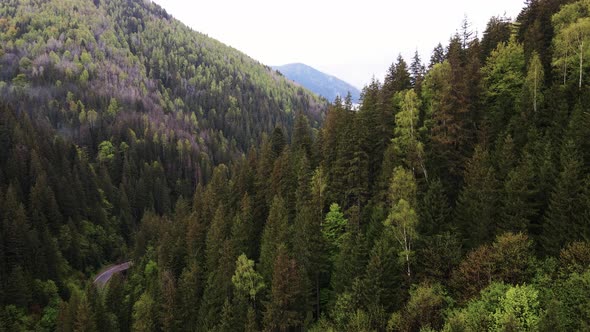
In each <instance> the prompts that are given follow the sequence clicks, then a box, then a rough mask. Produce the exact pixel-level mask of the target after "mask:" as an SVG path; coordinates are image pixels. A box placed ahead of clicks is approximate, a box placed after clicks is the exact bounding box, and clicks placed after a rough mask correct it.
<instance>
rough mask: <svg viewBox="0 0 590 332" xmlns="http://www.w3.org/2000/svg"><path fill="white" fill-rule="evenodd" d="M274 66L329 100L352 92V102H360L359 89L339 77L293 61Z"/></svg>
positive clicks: (291, 78) (289, 77)
mask: <svg viewBox="0 0 590 332" xmlns="http://www.w3.org/2000/svg"><path fill="white" fill-rule="evenodd" d="M272 68H273V69H275V70H277V71H278V72H280V73H281V74H283V75H285V77H287V78H288V79H290V80H292V81H294V82H297V83H298V84H301V85H302V86H304V87H305V88H307V89H309V90H310V91H312V92H314V93H316V94H318V95H320V96H322V97H324V98H326V99H327V100H329V101H333V100H334V99H335V98H336V96H340V98H342V99H344V97H346V95H347V94H348V92H350V94H351V97H352V102H353V103H355V104H356V103H358V102H359V99H360V95H361V92H360V91H359V89H357V88H355V87H354V86H352V85H351V84H349V83H346V82H344V81H343V80H341V79H339V78H337V77H334V76H331V75H328V74H325V73H322V72H321V71H319V70H317V69H314V68H312V67H310V66H307V65H305V64H302V63H291V64H288V65H283V66H273V67H272Z"/></svg>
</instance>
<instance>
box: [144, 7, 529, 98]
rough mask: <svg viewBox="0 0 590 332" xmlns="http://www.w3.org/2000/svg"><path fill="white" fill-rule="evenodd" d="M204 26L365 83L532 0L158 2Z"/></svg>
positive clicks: (218, 35)
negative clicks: (462, 31) (400, 58)
mask: <svg viewBox="0 0 590 332" xmlns="http://www.w3.org/2000/svg"><path fill="white" fill-rule="evenodd" d="M154 2H156V3H158V4H159V5H160V6H162V7H163V8H164V9H166V11H167V12H168V13H169V14H171V15H172V16H174V17H175V18H177V19H179V20H180V21H182V22H183V23H185V24H186V25H188V26H190V27H191V28H193V29H194V30H196V31H199V32H201V33H204V34H206V35H208V36H210V37H212V38H215V39H217V40H219V41H221V42H223V43H225V44H227V45H230V46H232V47H234V48H236V49H238V50H240V51H242V52H244V53H246V54H247V55H249V56H250V57H252V58H254V59H256V60H258V61H260V62H261V63H263V64H265V65H269V66H274V65H283V64H288V63H294V62H300V63H304V64H307V65H309V66H312V67H314V68H316V69H319V70H321V71H323V72H325V73H328V74H331V75H334V76H336V77H338V78H340V79H343V80H345V81H347V82H349V83H351V84H352V85H355V86H357V87H358V88H362V87H363V86H365V85H366V84H368V83H369V82H370V81H371V79H372V77H376V78H377V79H379V80H380V81H383V77H384V75H385V72H386V71H387V68H389V66H390V65H391V63H393V62H395V60H396V58H397V56H398V55H399V54H401V55H402V56H403V57H404V58H405V59H406V61H408V62H410V61H411V57H412V56H413V54H414V52H415V51H416V50H417V51H418V52H419V54H420V56H421V58H422V61H423V62H424V63H426V64H427V63H428V61H429V60H430V55H431V53H432V50H433V49H434V47H435V46H436V45H437V44H438V43H439V42H440V43H442V44H443V45H446V44H447V42H448V40H449V38H450V37H451V35H453V34H454V33H455V32H456V31H457V30H458V29H459V28H460V27H461V23H462V22H463V19H464V18H465V17H466V18H467V20H468V21H469V22H470V23H471V27H472V30H474V31H477V32H479V36H480V37H481V34H482V33H483V31H484V30H485V26H486V24H487V22H488V20H489V19H490V17H492V16H498V15H499V16H503V15H505V16H507V17H511V18H515V17H516V16H517V15H518V13H519V12H520V10H521V9H522V7H523V6H524V0H492V1H490V0H446V1H442V0H406V1H399V0H363V1H352V0H340V1H338V0H296V1H293V0H290V1H289V0H283V1H280V0H274V1H273V0H195V1H191V0H154Z"/></svg>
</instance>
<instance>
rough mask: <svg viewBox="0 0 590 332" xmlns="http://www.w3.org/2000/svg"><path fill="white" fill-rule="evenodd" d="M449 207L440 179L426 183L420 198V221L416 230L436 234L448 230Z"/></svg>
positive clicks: (449, 226)
mask: <svg viewBox="0 0 590 332" xmlns="http://www.w3.org/2000/svg"><path fill="white" fill-rule="evenodd" d="M451 211H452V210H451V207H450V205H449V199H448V197H447V195H446V194H445V192H444V188H443V186H442V183H441V182H440V180H438V179H435V180H433V181H430V182H429V183H428V190H427V191H426V193H425V194H424V197H423V198H422V204H421V208H420V212H419V213H420V222H419V223H418V232H419V233H420V234H421V235H426V236H429V235H436V234H441V233H442V232H444V231H450V230H451V225H450V224H449V222H450V216H451Z"/></svg>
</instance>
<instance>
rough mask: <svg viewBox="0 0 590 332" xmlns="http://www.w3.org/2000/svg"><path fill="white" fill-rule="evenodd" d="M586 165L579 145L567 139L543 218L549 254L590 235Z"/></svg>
mask: <svg viewBox="0 0 590 332" xmlns="http://www.w3.org/2000/svg"><path fill="white" fill-rule="evenodd" d="M582 165H583V164H582V161H581V160H580V157H579V152H578V150H577V149H576V146H575V144H574V143H573V142H572V141H566V142H564V145H563V148H562V151H561V156H560V172H559V175H558V177H557V182H556V184H555V187H554V188H553V192H552V193H551V198H550V200H549V207H548V210H547V212H546V214H545V220H544V221H543V237H542V244H543V249H544V250H545V252H546V253H547V254H553V255H555V254H557V253H558V252H559V250H560V249H561V248H563V247H564V246H565V245H566V244H567V242H569V241H575V240H577V239H580V237H581V236H583V235H586V234H588V226H587V225H588V219H587V218H588V214H587V213H584V211H587V210H588V206H587V204H588V203H587V201H585V197H584V196H585V195H584V185H585V184H586V183H584V180H583V177H582Z"/></svg>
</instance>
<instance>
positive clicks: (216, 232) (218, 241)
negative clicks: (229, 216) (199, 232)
mask: <svg viewBox="0 0 590 332" xmlns="http://www.w3.org/2000/svg"><path fill="white" fill-rule="evenodd" d="M229 231H230V229H229V223H228V222H227V220H226V217H225V208H224V207H223V205H220V206H219V207H218V208H217V211H216V212H215V217H214V218H213V222H212V223H211V227H210V228H209V231H208V232H207V240H206V249H205V253H206V254H207V271H208V272H211V271H213V270H214V269H215V268H216V267H217V265H218V264H219V259H220V257H221V256H222V255H223V252H222V248H223V242H224V241H225V239H227V238H228V235H229Z"/></svg>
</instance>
